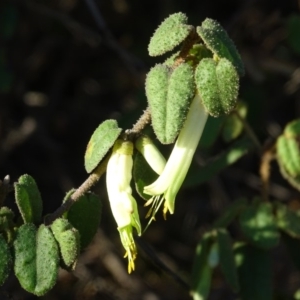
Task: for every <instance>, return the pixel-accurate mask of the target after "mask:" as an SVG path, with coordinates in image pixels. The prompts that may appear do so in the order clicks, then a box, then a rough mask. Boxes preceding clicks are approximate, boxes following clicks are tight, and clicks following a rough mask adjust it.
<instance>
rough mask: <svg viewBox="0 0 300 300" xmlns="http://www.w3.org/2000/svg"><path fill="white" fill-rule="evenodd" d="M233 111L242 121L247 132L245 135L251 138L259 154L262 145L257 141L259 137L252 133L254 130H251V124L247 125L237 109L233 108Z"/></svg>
mask: <svg viewBox="0 0 300 300" xmlns="http://www.w3.org/2000/svg"><path fill="white" fill-rule="evenodd" d="M233 113H234V114H235V115H236V116H237V117H238V118H239V120H240V121H241V122H242V123H243V127H244V129H245V131H246V133H247V135H248V136H249V138H250V139H251V140H252V142H253V144H254V145H255V146H256V148H257V150H258V152H259V154H260V153H261V151H262V145H261V143H260V141H259V139H258V138H257V136H256V134H255V133H254V131H253V130H252V128H251V126H250V125H249V123H248V122H247V120H246V119H245V118H243V117H242V116H241V115H240V113H239V112H238V111H237V110H234V111H233Z"/></svg>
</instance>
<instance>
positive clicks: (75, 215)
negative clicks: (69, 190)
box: [65, 193, 102, 249]
mask: <svg viewBox="0 0 300 300" xmlns="http://www.w3.org/2000/svg"><path fill="white" fill-rule="evenodd" d="M66 199H67V198H66ZM101 211H102V203H101V200H100V198H99V197H98V196H97V195H95V194H93V193H87V194H85V195H83V196H81V197H80V198H79V199H78V200H77V201H76V202H75V203H74V204H73V205H72V207H71V208H70V210H69V211H68V212H67V213H66V214H65V217H66V218H67V219H68V220H69V222H70V223H71V224H72V225H73V226H74V227H75V228H76V229H77V230H78V231H79V234H80V248H81V249H83V248H85V247H86V246H87V245H88V244H89V243H90V242H91V240H92V239H93V237H94V235H95V234H96V232H97V229H98V227H99V224H100V220H101Z"/></svg>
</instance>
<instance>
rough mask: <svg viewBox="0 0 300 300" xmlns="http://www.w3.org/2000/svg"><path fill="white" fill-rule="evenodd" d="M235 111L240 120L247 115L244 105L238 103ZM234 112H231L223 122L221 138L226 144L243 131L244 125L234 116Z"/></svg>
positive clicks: (243, 103) (240, 102)
mask: <svg viewBox="0 0 300 300" xmlns="http://www.w3.org/2000/svg"><path fill="white" fill-rule="evenodd" d="M235 111H236V112H237V113H238V114H239V116H240V117H241V118H243V119H245V118H246V115H247V105H246V103H245V102H242V101H239V102H238V104H237V107H236V109H235ZM235 111H233V112H232V113H231V114H230V115H229V116H227V118H226V119H225V122H224V126H223V130H222V137H223V140H224V141H225V142H227V143H228V142H231V141H232V140H235V139H236V138H238V137H239V136H240V135H241V133H242V132H243V129H244V124H243V122H242V121H241V120H240V118H239V117H238V116H237V115H236V112H235Z"/></svg>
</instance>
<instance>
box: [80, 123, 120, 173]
mask: <svg viewBox="0 0 300 300" xmlns="http://www.w3.org/2000/svg"><path fill="white" fill-rule="evenodd" d="M121 132H122V129H121V128H118V123H117V121H116V120H106V121H104V122H103V123H101V124H100V125H99V126H98V128H97V129H96V130H95V131H94V133H93V134H92V136H91V138H90V141H89V143H88V145H87V148H86V152H85V156H84V166H85V169H86V171H87V172H88V173H91V172H92V171H93V170H94V169H95V168H96V167H97V166H98V165H99V163H100V162H101V161H102V159H103V158H104V156H105V155H106V154H107V152H108V151H109V150H110V148H111V147H112V146H113V145H114V143H115V141H116V140H117V138H118V137H119V135H120V134H121Z"/></svg>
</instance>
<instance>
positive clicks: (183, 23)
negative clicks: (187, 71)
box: [148, 12, 193, 56]
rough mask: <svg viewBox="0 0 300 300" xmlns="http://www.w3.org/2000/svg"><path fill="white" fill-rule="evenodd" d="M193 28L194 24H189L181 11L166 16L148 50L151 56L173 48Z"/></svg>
mask: <svg viewBox="0 0 300 300" xmlns="http://www.w3.org/2000/svg"><path fill="white" fill-rule="evenodd" d="M192 30H193V26H190V25H187V17H186V15H185V14H183V13H181V12H179V13H175V14H172V15H170V16H169V17H168V18H166V19H165V20H164V21H163V22H162V23H161V24H160V25H159V27H158V28H157V29H156V31H155V32H154V34H153V36H152V38H151V40H150V43H149V46H148V52H149V55H150V56H158V55H162V54H164V53H166V52H168V51H171V50H173V49H174V48H175V47H176V46H178V45H179V44H180V43H181V42H183V41H184V40H185V38H186V37H187V36H188V35H189V34H190V32H191V31H192Z"/></svg>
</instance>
